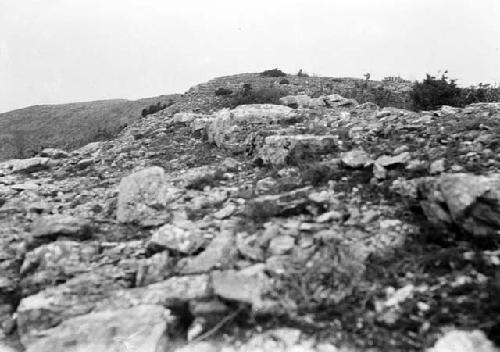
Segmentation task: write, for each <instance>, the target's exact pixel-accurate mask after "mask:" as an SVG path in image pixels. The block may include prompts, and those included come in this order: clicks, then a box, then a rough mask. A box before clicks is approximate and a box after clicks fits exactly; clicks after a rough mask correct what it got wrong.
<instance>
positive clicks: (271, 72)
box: [260, 68, 286, 77]
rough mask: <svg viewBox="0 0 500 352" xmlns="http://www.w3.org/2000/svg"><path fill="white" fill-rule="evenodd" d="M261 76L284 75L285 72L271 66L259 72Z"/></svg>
mask: <svg viewBox="0 0 500 352" xmlns="http://www.w3.org/2000/svg"><path fill="white" fill-rule="evenodd" d="M260 75H261V76H262V77H286V73H285V72H283V71H281V70H280V69H277V68H273V69H272V70H265V71H264V72H261V74H260Z"/></svg>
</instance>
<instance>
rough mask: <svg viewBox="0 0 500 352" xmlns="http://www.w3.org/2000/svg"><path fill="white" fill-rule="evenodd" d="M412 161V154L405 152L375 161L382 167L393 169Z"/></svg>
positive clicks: (383, 156)
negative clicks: (394, 166) (395, 166)
mask: <svg viewBox="0 0 500 352" xmlns="http://www.w3.org/2000/svg"><path fill="white" fill-rule="evenodd" d="M410 160H411V155H410V153H409V152H404V153H401V154H398V155H395V156H390V155H382V156H380V157H379V158H378V159H377V160H375V163H376V164H378V165H380V166H382V167H391V166H393V165H397V164H406V163H407V162H409V161H410Z"/></svg>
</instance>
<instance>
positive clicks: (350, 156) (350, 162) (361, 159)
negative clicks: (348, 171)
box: [340, 149, 373, 168]
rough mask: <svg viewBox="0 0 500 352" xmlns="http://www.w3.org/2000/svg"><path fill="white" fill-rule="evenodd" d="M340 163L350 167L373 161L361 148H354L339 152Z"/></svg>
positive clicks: (367, 164)
mask: <svg viewBox="0 0 500 352" xmlns="http://www.w3.org/2000/svg"><path fill="white" fill-rule="evenodd" d="M340 158H341V160H342V163H343V164H344V165H346V166H348V167H351V168H361V167H366V166H369V165H371V164H372V163H373V159H372V158H371V157H370V155H368V153H366V152H365V151H364V150H362V149H354V150H351V151H349V152H344V153H341V154H340Z"/></svg>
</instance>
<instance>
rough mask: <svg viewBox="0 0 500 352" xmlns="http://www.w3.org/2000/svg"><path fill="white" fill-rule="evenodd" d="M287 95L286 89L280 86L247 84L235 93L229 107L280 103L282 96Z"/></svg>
mask: <svg viewBox="0 0 500 352" xmlns="http://www.w3.org/2000/svg"><path fill="white" fill-rule="evenodd" d="M285 95H287V93H286V91H284V90H281V89H279V88H258V89H253V88H252V86H251V85H250V84H245V85H244V86H243V88H242V89H241V90H239V91H238V92H236V93H235V94H234V96H233V98H232V99H231V101H230V103H229V106H228V107H231V108H234V107H236V106H238V105H245V104H279V100H280V98H281V97H284V96H285Z"/></svg>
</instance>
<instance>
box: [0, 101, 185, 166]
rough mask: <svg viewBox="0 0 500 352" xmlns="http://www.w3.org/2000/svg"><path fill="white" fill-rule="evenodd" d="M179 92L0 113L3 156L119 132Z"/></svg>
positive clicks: (65, 145)
mask: <svg viewBox="0 0 500 352" xmlns="http://www.w3.org/2000/svg"><path fill="white" fill-rule="evenodd" d="M178 97H179V95H176V94H174V95H161V96H158V97H153V98H145V99H140V100H135V101H131V100H125V99H114V100H99V101H91V102H81V103H70V104H59V105H35V106H30V107H27V108H23V109H17V110H13V111H10V112H6V113H1V114H0V160H2V159H9V158H18V157H28V156H31V155H34V154H36V153H37V152H39V151H40V150H41V149H43V148H46V147H59V148H64V149H67V150H71V149H75V148H78V147H80V146H83V145H85V144H87V143H89V142H93V141H97V140H101V139H109V138H112V137H114V136H116V135H117V134H118V133H119V132H120V131H121V130H122V129H123V128H124V127H125V126H126V125H128V124H130V123H131V122H133V121H135V120H137V119H139V118H140V117H141V111H142V109H144V108H146V107H148V106H149V105H152V104H156V103H157V102H161V103H165V104H168V103H169V101H173V102H175V101H176V99H178Z"/></svg>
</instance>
